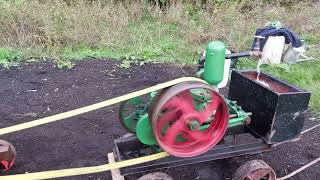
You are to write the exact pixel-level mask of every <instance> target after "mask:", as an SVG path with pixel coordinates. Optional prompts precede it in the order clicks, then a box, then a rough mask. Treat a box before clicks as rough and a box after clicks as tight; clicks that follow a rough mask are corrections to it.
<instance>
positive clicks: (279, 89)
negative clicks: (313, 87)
mask: <svg viewBox="0 0 320 180" xmlns="http://www.w3.org/2000/svg"><path fill="white" fill-rule="evenodd" d="M242 74H243V75H244V76H246V77H247V78H249V79H250V80H253V81H256V82H257V72H256V71H247V72H242ZM259 81H263V82H265V83H266V84H268V85H269V87H266V86H264V87H266V88H268V89H270V90H272V91H273V92H275V93H278V94H280V93H288V92H296V90H295V89H293V88H292V87H290V86H287V85H285V84H283V83H281V82H278V81H275V80H273V79H271V78H269V77H268V76H267V75H265V74H263V73H261V74H260V76H259ZM257 83H259V82H257ZM259 84H261V83H259ZM261 85H262V84H261ZM262 86H263V85H262Z"/></svg>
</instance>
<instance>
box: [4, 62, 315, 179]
mask: <svg viewBox="0 0 320 180" xmlns="http://www.w3.org/2000/svg"><path fill="white" fill-rule="evenodd" d="M118 64H119V62H118V61H103V60H91V61H79V62H78V63H77V65H76V66H75V68H74V69H72V70H59V69H57V68H54V66H53V64H51V63H48V62H41V63H32V64H24V65H22V66H21V67H19V68H13V69H10V70H6V69H0V77H1V78H0V97H1V101H0V119H1V121H0V127H6V126H10V125H14V124H18V123H21V122H27V121H30V120H33V119H36V118H41V117H46V116H49V115H53V114H56V113H60V112H64V111H67V110H72V109H75V108H78V107H81V106H85V105H89V104H92V103H96V102H100V101H102V100H105V99H109V98H111V97H115V96H118V95H122V94H125V93H127V92H132V91H134V90H138V89H142V88H144V87H147V86H150V85H154V84H157V83H159V82H163V81H166V80H170V79H174V78H176V77H181V76H185V74H186V73H189V74H190V75H192V74H193V73H194V70H195V68H194V69H183V70H182V69H181V68H179V67H174V66H166V65H161V64H146V65H142V66H141V67H139V66H137V65H135V66H133V67H132V68H130V69H121V68H119V67H118ZM117 110H118V106H112V107H108V108H104V109H101V110H98V111H94V112H90V113H87V114H84V115H81V116H77V117H73V118H70V119H68V120H65V121H61V122H57V123H52V124H48V125H44V126H41V127H37V128H33V129H28V130H23V131H21V132H17V133H12V134H8V135H5V136H3V137H1V139H5V140H8V141H10V142H12V143H13V144H14V145H15V147H16V149H17V153H18V157H17V162H16V165H15V167H14V168H13V169H12V170H11V171H9V172H8V173H9V174H16V173H25V172H35V171H44V170H53V169H62V168H69V167H82V166H93V165H100V164H103V163H106V162H107V157H106V156H107V152H110V151H111V150H112V141H113V139H114V138H117V137H119V136H121V135H123V134H124V133H125V130H124V129H123V128H122V127H121V125H120V124H119V122H118V118H117V116H118V115H117V113H118V112H117ZM316 123H317V122H313V121H310V120H307V121H306V123H305V126H306V127H310V126H312V125H314V124H316ZM319 137H320V129H316V130H313V131H311V132H309V133H307V134H305V135H304V136H303V137H302V139H301V140H300V141H298V142H292V143H287V144H283V145H280V146H278V147H276V148H275V149H274V150H273V151H272V152H269V153H264V154H261V155H256V156H242V157H240V158H233V159H228V160H224V161H217V162H214V163H210V166H204V165H198V166H197V167H198V170H200V171H201V172H200V175H201V176H205V175H210V173H215V175H211V177H213V176H215V177H216V178H215V179H219V178H218V176H220V177H221V178H222V179H223V177H224V178H227V179H228V178H230V177H231V173H232V172H233V171H234V170H235V168H236V167H237V166H239V165H240V164H241V163H243V162H245V161H247V160H249V159H257V158H259V159H263V160H265V161H266V162H268V163H269V164H270V165H271V166H272V167H273V168H274V169H275V170H276V172H277V175H279V176H283V175H285V174H287V173H288V172H291V171H292V170H295V169H297V168H298V167H300V166H302V165H303V164H305V163H307V162H309V161H311V160H313V159H315V158H316V157H319V156H320V151H319V149H320V140H319ZM194 167H195V166H193V167H188V168H187V169H186V168H176V169H169V170H166V171H167V172H168V173H169V174H171V175H172V176H173V177H174V178H175V179H196V178H197V177H198V176H199V175H198V173H196V170H194ZM319 168H320V164H317V165H315V166H313V167H311V168H309V169H307V170H306V171H304V172H302V173H300V174H298V175H297V176H295V177H294V178H292V179H303V180H309V179H310V180H316V179H320V171H319V170H318V169H319ZM214 170H215V171H214ZM186 171H188V172H186ZM65 179H66V178H65ZM68 179H110V175H109V173H100V174H93V175H86V176H78V177H71V178H68Z"/></svg>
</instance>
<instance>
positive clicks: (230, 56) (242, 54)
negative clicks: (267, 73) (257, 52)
mask: <svg viewBox="0 0 320 180" xmlns="http://www.w3.org/2000/svg"><path fill="white" fill-rule="evenodd" d="M250 55H251V52H250V51H244V52H238V53H232V54H226V59H233V58H241V57H249V56H250Z"/></svg>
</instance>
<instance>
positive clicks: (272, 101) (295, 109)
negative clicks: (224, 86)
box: [229, 70, 311, 144]
mask: <svg viewBox="0 0 320 180" xmlns="http://www.w3.org/2000/svg"><path fill="white" fill-rule="evenodd" d="M256 77H257V73H256V71H255V70H245V71H233V72H232V75H231V82H230V87H229V99H231V100H234V101H237V102H238V105H240V106H241V107H242V108H243V109H244V110H245V111H247V112H252V116H251V120H252V121H251V123H250V124H249V125H248V129H249V130H250V132H252V133H254V134H256V135H258V136H260V137H262V138H263V139H264V140H265V141H266V142H267V143H268V144H273V143H276V142H283V141H288V140H293V139H296V138H299V136H300V134H301V129H302V127H303V123H304V120H305V115H306V112H307V109H308V104H309V100H310V95H311V94H310V93H309V92H307V91H305V90H302V89H300V88H298V87H295V86H293V85H290V84H288V83H287V82H284V81H282V80H280V79H277V78H275V77H272V76H271V75H268V74H266V73H261V75H260V76H259V80H260V81H257V80H256ZM261 81H262V82H261Z"/></svg>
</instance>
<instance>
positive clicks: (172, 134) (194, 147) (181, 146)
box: [155, 90, 229, 157]
mask: <svg viewBox="0 0 320 180" xmlns="http://www.w3.org/2000/svg"><path fill="white" fill-rule="evenodd" d="M193 101H194V100H193V97H192V96H191V93H190V91H189V90H186V91H183V92H181V93H178V94H177V95H176V96H174V97H172V98H171V99H170V100H168V101H167V102H166V103H165V104H164V105H163V106H162V110H163V114H162V115H161V116H160V117H159V119H158V120H157V123H156V125H155V136H156V138H157V139H158V142H159V144H160V145H161V147H162V148H164V149H165V151H167V152H168V153H169V154H171V155H174V156H178V157H192V156H197V155H199V154H202V153H204V152H206V151H208V150H209V149H211V148H212V147H213V146H215V145H216V144H217V143H218V142H219V141H220V139H221V138H222V137H223V136H224V134H225V131H226V129H227V125H228V119H229V115H228V108H227V106H226V104H225V102H224V100H223V98H222V97H221V96H219V95H218V94H217V93H216V92H213V91H211V102H210V103H209V104H208V105H207V106H206V108H204V109H202V110H201V111H197V110H196V109H195V106H194V104H193ZM214 111H216V114H215V117H214V120H213V121H212V122H211V124H210V126H209V128H208V129H206V130H205V131H200V130H191V129H190V128H189V125H188V122H190V121H191V120H197V121H198V122H199V124H200V125H201V124H203V123H204V122H205V121H206V120H208V119H209V118H210V117H211V116H212V114H213V112H214ZM166 126H168V128H167V129H166V130H164V128H165V127H166ZM178 135H180V136H182V138H183V139H184V141H183V142H178V141H177V136H178Z"/></svg>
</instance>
